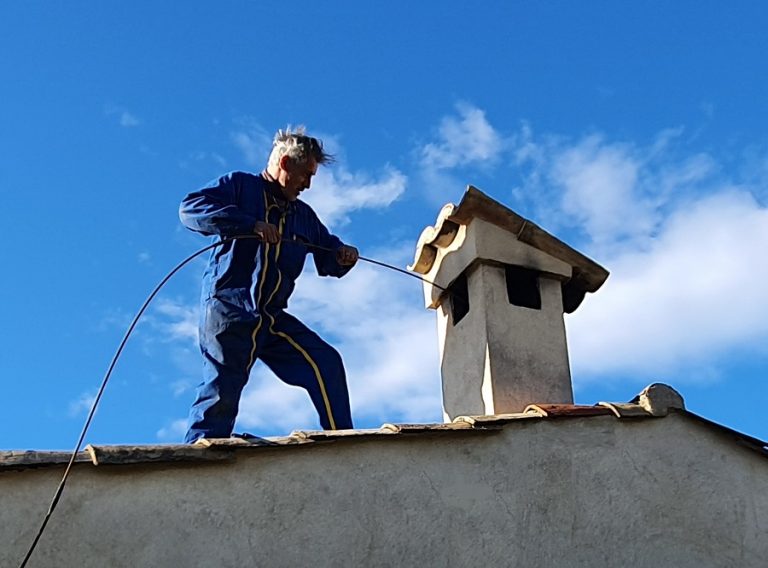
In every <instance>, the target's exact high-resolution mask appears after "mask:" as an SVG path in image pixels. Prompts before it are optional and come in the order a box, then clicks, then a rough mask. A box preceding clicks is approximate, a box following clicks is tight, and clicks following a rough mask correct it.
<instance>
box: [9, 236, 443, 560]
mask: <svg viewBox="0 0 768 568" xmlns="http://www.w3.org/2000/svg"><path fill="white" fill-rule="evenodd" d="M237 239H261V237H259V236H258V235H255V234H254V235H236V236H234V237H225V238H222V239H221V240H220V241H217V242H215V243H213V244H210V245H208V246H206V247H203V248H201V249H200V250H198V251H197V252H195V253H193V254H191V255H189V256H188V257H187V258H185V259H184V260H182V261H181V262H180V263H179V264H177V265H176V266H175V267H174V268H173V270H171V271H170V272H169V273H168V274H166V275H165V276H164V277H163V279H162V280H160V283H159V284H158V285H157V286H155V288H154V290H152V292H151V293H150V294H149V296H147V299H146V300H144V303H143V304H142V305H141V308H139V311H138V312H136V315H135V316H134V318H133V320H132V321H131V324H130V325H129V326H128V329H127V331H126V332H125V335H123V339H122V341H120V345H119V346H118V348H117V351H115V354H114V356H113V357H112V361H111V362H110V364H109V367H108V368H107V372H106V374H105V375H104V378H103V379H102V381H101V386H100V387H99V390H98V392H97V393H96V397H95V398H94V400H93V404H92V405H91V409H90V411H89V412H88V417H87V418H86V420H85V424H84V425H83V430H82V432H80V437H79V438H78V439H77V444H76V445H75V449H74V450H72V455H71V456H70V458H69V462H68V463H67V467H66V469H65V470H64V475H63V476H62V477H61V481H60V482H59V485H58V487H57V488H56V491H55V492H54V494H53V499H52V500H51V504H50V506H49V507H48V512H47V513H46V514H45V517H44V518H43V522H42V523H41V524H40V528H39V529H38V531H37V534H36V535H35V539H34V540H33V541H32V544H31V545H30V547H29V549H28V550H27V554H26V556H24V560H22V562H21V564H20V565H19V568H25V566H26V565H27V562H28V561H29V559H30V558H31V557H32V553H33V552H34V550H35V548H36V547H37V543H38V542H39V541H40V538H41V537H42V536H43V532H44V531H45V527H46V526H47V525H48V521H49V520H50V518H51V515H53V511H54V510H55V509H56V506H57V505H58V503H59V500H60V499H61V495H62V493H64V486H65V485H66V483H67V479H68V478H69V474H70V472H71V470H72V466H73V465H74V463H75V460H76V459H77V454H78V453H79V452H80V448H81V447H82V445H83V440H85V434H86V433H87V432H88V428H89V427H90V425H91V421H92V420H93V416H94V415H95V414H96V408H97V407H98V405H99V401H100V400H101V397H102V395H103V394H104V389H106V387H107V383H108V382H109V378H110V377H111V376H112V371H113V370H114V368H115V365H116V364H117V360H118V359H119V358H120V355H121V354H122V352H123V348H124V347H125V344H126V343H127V342H128V338H129V337H130V336H131V333H133V330H134V328H135V327H136V324H138V322H139V319H140V318H141V316H142V315H144V312H145V311H146V310H147V307H149V304H150V302H151V301H152V300H153V299H154V298H155V296H157V294H158V292H159V291H160V289H161V288H162V287H163V286H165V284H166V282H168V280H170V279H171V277H172V276H173V275H174V274H176V273H177V272H178V271H179V270H181V269H182V268H183V267H184V266H186V265H187V264H188V263H189V262H191V261H192V260H194V259H195V258H197V257H198V256H200V255H201V254H203V253H204V252H206V251H208V250H211V249H213V248H216V247H220V246H222V245H225V244H227V243H229V242H232V241H234V240H237ZM282 240H283V242H288V243H294V244H300V245H303V246H305V247H307V248H308V249H316V250H323V251H330V252H335V251H334V250H333V249H329V248H326V247H321V246H319V245H314V244H311V243H306V242H304V241H300V240H289V239H282ZM359 258H360V260H362V261H364V262H369V263H371V264H376V265H378V266H383V267H384V268H389V269H391V270H396V271H397V272H401V273H403V274H407V275H408V276H413V277H414V278H418V279H419V280H421V281H423V282H426V283H427V284H431V285H432V286H436V287H437V288H440V289H441V290H446V289H445V288H443V287H442V286H438V285H437V284H435V283H434V282H430V281H428V280H426V279H425V278H422V277H421V276H419V275H417V274H413V273H411V272H407V271H405V270H403V269H402V268H398V267H396V266H392V265H390V264H386V263H384V262H379V261H378V260H373V259H371V258H365V257H363V256H361V257H359ZM446 291H447V290H446Z"/></svg>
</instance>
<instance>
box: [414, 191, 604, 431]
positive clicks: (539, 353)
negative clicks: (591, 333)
mask: <svg viewBox="0 0 768 568" xmlns="http://www.w3.org/2000/svg"><path fill="white" fill-rule="evenodd" d="M409 268H410V269H411V270H413V271H415V272H419V273H421V274H424V275H425V277H426V278H427V279H428V280H431V281H433V282H435V283H436V284H438V285H439V286H442V287H444V288H448V290H449V292H448V293H445V292H443V291H442V290H440V289H439V288H436V287H434V286H431V285H429V284H425V285H424V296H425V301H426V306H427V307H428V308H432V309H435V310H436V312H437V321H438V338H439V341H440V358H441V366H440V370H441V374H442V382H443V412H444V417H445V420H446V421H450V420H453V419H454V418H455V417H456V416H460V415H482V414H504V413H511V412H522V411H523V409H524V408H525V407H526V406H527V405H529V404H533V403H572V402H573V391H572V387H571V375H570V368H569V365H568V348H567V344H566V338H565V325H564V322H563V313H564V312H572V311H574V310H575V309H576V308H577V307H578V306H579V304H580V303H581V301H582V300H583V298H584V295H585V294H586V293H587V292H594V291H596V290H597V289H598V288H599V287H600V286H601V285H602V283H603V282H604V281H605V279H606V278H607V277H608V272H607V271H606V270H605V269H604V268H602V267H601V266H599V265H598V264H596V263H595V262H593V261H592V260H590V259H588V258H587V257H585V256H584V255H582V254H581V253H579V252H577V251H576V250H574V249H572V248H570V247H569V246H567V245H566V244H564V243H563V242H561V241H559V240H558V239H557V238H555V237H554V236H552V235H550V234H549V233H547V232H546V231H544V230H543V229H541V228H540V227H538V226H536V225H535V224H533V223H531V222H530V221H528V220H526V219H524V218H522V217H520V216H519V215H517V214H516V213H515V212H514V211H512V210H510V209H508V208H507V207H505V206H504V205H502V204H500V203H498V202H497V201H494V200H493V199H491V198H490V197H488V196H487V195H485V194H484V193H482V192H481V191H479V190H478V189H476V188H474V187H472V186H470V187H469V188H468V189H467V192H466V193H465V194H464V197H463V198H462V200H461V203H460V204H459V205H458V206H456V205H453V204H449V205H446V206H445V207H443V209H442V210H441V211H440V214H439V216H438V219H437V222H436V224H435V226H434V227H427V228H426V229H424V231H423V232H422V234H421V237H420V238H419V242H418V245H417V250H416V259H415V261H414V264H413V265H412V266H410V267H409Z"/></svg>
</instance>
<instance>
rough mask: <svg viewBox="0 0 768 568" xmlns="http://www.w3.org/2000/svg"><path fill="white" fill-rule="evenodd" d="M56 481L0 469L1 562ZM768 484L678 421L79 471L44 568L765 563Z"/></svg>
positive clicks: (744, 458) (46, 541)
mask: <svg viewBox="0 0 768 568" xmlns="http://www.w3.org/2000/svg"><path fill="white" fill-rule="evenodd" d="M60 475H61V469H59V468H53V469H46V470H34V471H32V470H28V471H21V472H5V473H2V474H0V566H16V565H18V562H19V561H20V559H21V557H22V556H23V553H24V551H25V550H26V547H27V546H28V545H29V542H30V539H31V538H32V536H33V535H34V532H35V530H36V529H37V526H38V524H39V522H40V519H41V516H42V514H43V513H44V511H45V510H46V508H47V505H48V501H49V499H50V495H51V493H52V491H53V489H54V488H55V486H56V484H57V483H58V479H59V476H60ZM766 487H768V460H766V459H765V458H764V457H761V456H760V455H758V454H756V453H754V452H751V451H748V450H746V449H743V448H740V447H738V446H737V445H736V444H734V443H733V442H732V441H730V440H728V439H727V437H726V436H724V435H723V434H721V433H720V432H717V431H715V430H713V429H711V428H708V427H705V426H702V425H700V424H698V423H697V422H695V421H693V420H692V419H690V418H685V417H683V416H680V415H671V416H668V417H667V418H663V419H643V420H637V421H631V420H617V419H615V418H611V417H595V418H583V419H568V420H525V421H519V422H515V423H512V424H510V425H507V426H506V427H505V428H504V430H502V431H500V432H498V433H492V434H488V433H451V434H449V435H442V436H429V435H415V436H405V435H399V436H389V437H382V438H381V439H375V440H350V441H342V442H336V443H329V444H311V445H308V446H306V447H296V448H288V449H277V450H271V449H270V450H267V451H261V450H259V451H254V452H245V451H243V452H240V453H239V454H238V458H237V460H236V461H235V462H228V463H215V464H210V465H200V464H189V465H177V466H152V467H139V466H99V467H93V466H89V465H82V466H78V467H77V468H76V470H75V471H74V474H73V477H72V478H71V481H70V482H69V484H68V486H67V490H66V492H65V494H64V497H63V499H62V502H61V503H60V505H59V508H58V510H57V511H56V513H55V516H54V517H53V519H52V521H51V523H50V525H49V528H48V530H47V532H46V534H45V536H44V538H43V540H42V541H41V543H40V545H39V547H38V549H37V551H36V553H35V556H34V557H33V560H32V562H30V567H35V566H38V567H39V566H47V567H54V566H55V567H66V566H73V567H74V566H78V567H79V566H88V567H104V566H114V567H123V566H125V567H129V566H130V567H135V566H173V567H178V566H185V567H186V566H227V567H229V566H232V567H235V566H237V567H240V566H270V567H274V566H301V567H303V566H440V567H448V566H457V567H458V566H526V567H529V566H590V567H592V566H637V567H645V566H648V567H651V566H653V567H659V566H696V567H700V566H761V567H762V566H765V565H766V564H765V563H766V558H768V491H766Z"/></svg>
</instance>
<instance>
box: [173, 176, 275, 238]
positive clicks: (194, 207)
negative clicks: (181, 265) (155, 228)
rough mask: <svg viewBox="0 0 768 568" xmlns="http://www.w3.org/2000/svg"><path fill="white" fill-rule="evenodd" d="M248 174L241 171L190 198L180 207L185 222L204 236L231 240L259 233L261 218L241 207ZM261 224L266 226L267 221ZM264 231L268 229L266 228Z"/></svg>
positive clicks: (180, 215) (188, 196)
mask: <svg viewBox="0 0 768 568" xmlns="http://www.w3.org/2000/svg"><path fill="white" fill-rule="evenodd" d="M244 175H245V174H242V173H241V172H232V173H229V174H227V175H225V176H222V177H220V178H219V179H217V180H214V181H212V182H211V183H209V184H208V185H207V186H205V187H204V188H202V189H200V190H198V191H193V192H192V193H190V194H189V195H187V196H186V197H185V198H184V200H183V201H182V202H181V206H180V207H179V218H180V219H181V222H182V223H184V225H185V226H186V227H187V228H189V229H191V230H193V231H196V232H198V233H202V234H203V235H221V236H224V237H227V236H233V235H243V234H251V233H253V232H258V229H259V227H257V222H258V221H259V220H258V218H257V217H256V216H255V215H251V214H248V213H245V212H243V211H242V209H241V207H240V193H241V191H242V189H243V188H242V183H243V176H244ZM259 203H260V201H259ZM261 209H263V207H262V208H261ZM257 214H258V213H257ZM260 224H261V225H265V223H263V222H262V223H260ZM261 229H262V231H264V230H265V229H264V227H261ZM262 236H265V235H262Z"/></svg>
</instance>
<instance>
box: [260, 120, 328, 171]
mask: <svg viewBox="0 0 768 568" xmlns="http://www.w3.org/2000/svg"><path fill="white" fill-rule="evenodd" d="M285 155H287V156H288V157H290V158H291V161H293V162H294V163H298V164H303V163H305V162H306V161H307V160H308V159H309V157H310V156H312V157H313V158H314V159H315V161H316V162H317V163H318V164H330V163H332V162H334V161H335V158H334V156H333V155H332V154H329V153H328V152H326V151H325V150H324V149H323V142H322V140H318V139H317V138H312V137H311V136H307V134H306V129H305V128H304V127H303V126H297V127H296V128H295V129H294V130H291V127H290V126H288V127H287V128H286V129H285V130H282V129H280V130H278V131H277V134H275V139H274V140H273V141H272V152H271V153H270V154H269V165H270V166H272V165H276V164H278V163H280V158H282V157H283V156H285Z"/></svg>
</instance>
